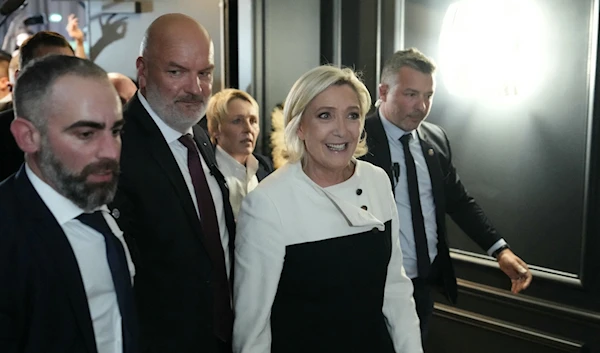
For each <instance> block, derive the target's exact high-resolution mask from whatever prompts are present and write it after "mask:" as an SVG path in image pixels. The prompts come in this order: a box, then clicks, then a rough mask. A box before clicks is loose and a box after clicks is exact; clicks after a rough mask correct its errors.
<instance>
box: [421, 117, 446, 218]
mask: <svg viewBox="0 0 600 353" xmlns="http://www.w3.org/2000/svg"><path fill="white" fill-rule="evenodd" d="M417 133H418V134H419V140H420V142H421V150H422V151H423V156H424V157H425V162H426V163H427V169H429V178H430V179H431V189H432V192H433V201H434V202H435V205H436V208H435V209H436V216H437V217H438V220H439V219H440V217H445V215H443V214H441V215H440V211H441V210H443V209H444V207H441V206H442V205H444V202H445V197H444V176H443V174H442V167H441V166H440V160H439V158H438V151H436V150H435V149H434V148H433V146H432V145H431V144H430V143H429V141H428V136H427V132H425V130H424V129H423V128H422V125H421V126H419V128H418V129H417ZM438 223H439V222H438Z"/></svg>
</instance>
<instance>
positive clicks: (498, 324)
mask: <svg viewBox="0 0 600 353" xmlns="http://www.w3.org/2000/svg"><path fill="white" fill-rule="evenodd" d="M430 330H431V332H430V338H431V339H429V340H428V342H427V344H426V351H427V352H486V353H496V352H497V353H505V352H535V353H556V352H586V349H585V348H584V344H583V343H582V342H577V341H572V340H569V339H566V338H563V337H560V336H556V335H549V334H547V333H544V332H541V331H539V330H532V329H529V328H525V327H520V326H515V325H513V324H510V323H507V322H504V321H501V320H497V319H493V318H490V317H487V316H484V315H481V314H475V313H472V312H468V311H466V310H461V309H456V308H454V307H451V306H447V305H443V304H436V306H435V311H434V317H433V319H432V321H431V328H430Z"/></svg>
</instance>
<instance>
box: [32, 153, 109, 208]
mask: <svg viewBox="0 0 600 353" xmlns="http://www.w3.org/2000/svg"><path fill="white" fill-rule="evenodd" d="M39 167H40V171H41V172H42V175H43V176H44V177H45V178H46V179H47V180H48V182H50V183H51V184H52V186H54V188H55V189H56V191H58V193H59V194H61V195H63V196H64V197H66V198H68V199H69V200H71V201H72V202H73V203H74V204H75V205H77V206H79V207H80V208H81V209H83V210H84V211H88V212H89V211H92V210H94V209H96V208H98V207H100V206H102V205H104V204H107V203H110V202H111V201H112V200H113V198H114V196H115V193H116V191H117V183H118V175H119V173H120V168H119V163H118V162H117V161H116V160H112V159H103V160H101V161H99V162H96V163H92V164H89V165H87V166H86V167H85V168H83V170H82V171H81V173H79V174H74V173H70V172H69V171H68V170H67V168H66V167H65V166H64V164H63V163H61V162H60V161H59V160H58V159H57V158H56V157H55V156H54V154H53V153H52V149H51V147H50V146H49V144H48V143H43V144H42V149H41V151H40V153H39ZM106 171H111V172H112V174H113V178H112V180H111V181H109V182H104V183H89V182H87V178H88V176H89V175H90V174H94V173H97V172H106Z"/></svg>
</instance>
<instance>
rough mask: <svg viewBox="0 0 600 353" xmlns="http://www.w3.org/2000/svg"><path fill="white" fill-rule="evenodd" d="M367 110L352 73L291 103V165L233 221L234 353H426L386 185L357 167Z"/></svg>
mask: <svg viewBox="0 0 600 353" xmlns="http://www.w3.org/2000/svg"><path fill="white" fill-rule="evenodd" d="M370 105H371V98H370V94H369V92H368V91H367V88H366V87H365V85H364V84H363V83H362V82H361V81H360V80H359V79H358V78H357V77H356V75H355V74H354V72H353V71H352V70H350V69H339V68H336V67H333V66H320V67H317V68H315V69H313V70H311V71H309V72H307V73H306V74H304V75H303V76H302V77H300V78H299V79H298V81H296V83H295V84H294V86H293V87H292V89H291V91H290V93H289V94H288V96H287V99H286V101H285V104H284V116H285V121H286V129H285V145H286V150H287V151H286V152H287V155H288V163H287V164H285V165H284V166H282V167H280V168H279V169H277V170H276V171H275V172H273V174H271V176H269V178H267V179H266V180H265V181H264V182H262V183H260V185H258V187H257V188H256V189H255V190H254V191H253V192H252V193H250V194H249V195H248V196H246V198H245V199H244V201H243V203H242V208H241V210H240V215H239V219H238V227H237V232H236V238H235V265H234V267H235V276H234V290H233V305H234V316H235V321H234V328H233V352H234V353H296V352H297V353H306V352H311V353H348V352H369V353H420V352H422V348H421V335H420V332H419V319H418V318H417V314H416V311H415V304H414V301H413V298H412V292H413V286H412V282H411V281H410V279H408V277H406V275H405V274H404V269H403V267H402V251H401V249H400V244H399V239H398V232H399V231H398V229H399V225H398V215H397V212H396V205H395V201H394V198H393V196H392V192H391V186H390V181H389V179H388V177H387V174H386V173H385V171H384V170H383V169H381V168H379V167H376V166H374V165H372V164H370V163H367V162H364V161H360V160H357V159H356V157H359V156H362V155H363V154H365V153H366V142H365V139H364V138H361V135H362V132H363V128H364V123H365V115H366V113H367V112H368V111H369V108H370Z"/></svg>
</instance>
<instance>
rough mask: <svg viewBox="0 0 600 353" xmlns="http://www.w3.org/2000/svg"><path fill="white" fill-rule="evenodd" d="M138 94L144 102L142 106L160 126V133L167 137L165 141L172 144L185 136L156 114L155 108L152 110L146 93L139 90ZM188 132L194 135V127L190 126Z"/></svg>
mask: <svg viewBox="0 0 600 353" xmlns="http://www.w3.org/2000/svg"><path fill="white" fill-rule="evenodd" d="M137 95H138V98H139V99H140V103H142V106H143V107H144V109H146V111H147V112H148V114H150V117H152V120H154V123H155V124H156V126H158V129H159V130H160V133H161V134H162V135H163V137H164V138H165V141H167V143H168V144H171V142H173V141H176V140H178V139H179V138H180V137H181V136H183V134H182V133H181V132H179V131H177V130H175V129H173V128H172V127H170V126H169V125H167V123H165V122H164V121H163V120H162V119H161V118H160V117H159V116H158V114H156V112H155V111H154V110H152V107H150V104H149V103H148V101H147V100H146V97H144V95H142V93H141V92H140V91H139V90H138V92H137ZM186 133H187V134H190V135H192V136H194V131H193V130H192V128H189V130H188V131H186Z"/></svg>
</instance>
